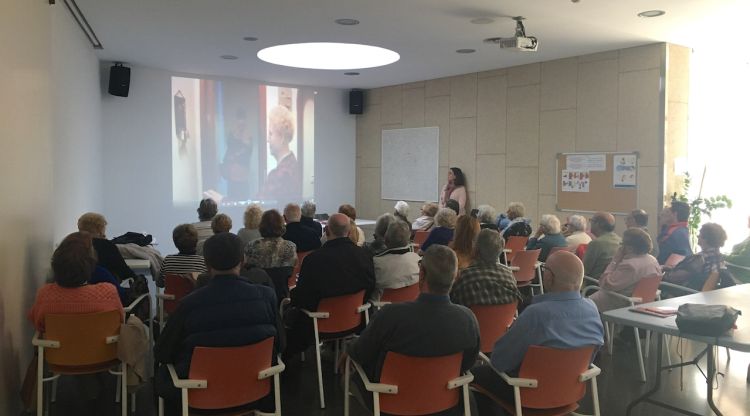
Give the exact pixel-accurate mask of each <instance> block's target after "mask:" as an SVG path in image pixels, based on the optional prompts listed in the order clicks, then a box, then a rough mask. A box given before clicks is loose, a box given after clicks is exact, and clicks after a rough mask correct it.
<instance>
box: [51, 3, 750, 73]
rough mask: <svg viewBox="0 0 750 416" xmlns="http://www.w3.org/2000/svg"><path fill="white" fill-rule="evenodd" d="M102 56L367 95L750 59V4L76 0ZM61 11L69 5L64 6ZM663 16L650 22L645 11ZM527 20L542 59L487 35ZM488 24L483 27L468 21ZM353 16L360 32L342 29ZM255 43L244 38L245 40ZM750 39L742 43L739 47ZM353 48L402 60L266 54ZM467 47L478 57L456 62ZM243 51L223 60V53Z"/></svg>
mask: <svg viewBox="0 0 750 416" xmlns="http://www.w3.org/2000/svg"><path fill="white" fill-rule="evenodd" d="M77 2H78V5H79V7H80V9H81V10H82V11H83V13H84V14H85V15H86V17H87V18H88V20H89V23H90V24H91V26H92V27H93V28H94V31H95V32H96V34H97V35H98V37H99V39H100V40H101V42H102V44H103V45H104V49H103V50H101V51H99V52H97V53H98V56H99V58H100V59H102V60H105V61H124V62H127V63H129V64H132V65H143V66H149V67H155V68H162V69H167V70H171V71H175V72H181V73H191V74H204V75H212V76H229V77H238V78H247V79H254V80H262V81H269V82H276V83H287V84H300V85H311V86H330V87H339V88H353V87H358V88H371V87H378V86H384V85H393V84H400V83H405V82H411V81H418V80H425V79H432V78H439V77H444V76H449V75H457V74H464V73H470V72H476V71H482V70H489V69H495V68H502V67H509V66H514V65H519V64H525V63H532V62H540V61H547V60H552V59H557V58H564V57H570V56H576V55H582V54H587V53H594V52H600V51H606V50H612V49H617V48H623V47H629V46H636V45H641V44H647V43H652V42H672V43H676V44H681V45H686V46H691V47H694V48H724V49H722V50H727V51H734V52H733V53H742V54H745V56H748V54H749V53H748V50H750V48H748V46H747V45H746V44H744V42H746V41H747V39H750V29H748V27H750V23H749V22H750V1H748V0H656V1H654V0H580V1H579V2H578V3H573V2H572V1H570V0H127V1H123V0H77ZM56 7H64V6H63V5H62V4H61V2H58V5H57V6H56ZM651 9H662V10H665V11H666V12H667V14H666V15H664V16H662V17H657V18H651V19H643V18H639V17H637V16H636V14H637V13H638V12H640V11H643V10H651ZM517 15H523V16H524V17H526V18H527V20H526V22H525V24H526V33H527V35H530V36H536V37H537V38H539V43H540V46H539V51H538V52H536V53H522V52H513V51H509V50H500V49H499V48H498V47H497V46H494V45H490V44H484V43H482V40H483V39H485V38H488V37H496V36H510V35H511V34H512V33H513V31H514V27H515V22H513V21H512V20H510V18H509V16H517ZM478 17H491V18H494V19H495V22H493V23H491V24H485V25H475V24H472V23H470V20H471V19H474V18H478ZM337 18H354V19H357V20H359V21H360V22H361V24H359V25H357V26H340V25H337V24H335V23H334V20H335V19H337ZM245 36H254V37H257V38H258V39H259V40H258V41H256V42H247V41H244V40H243V39H242V38H243V37H245ZM742 39H744V40H742ZM312 41H325V42H331V41H334V42H354V43H365V44H370V45H376V46H382V47H385V48H389V49H392V50H395V51H396V52H398V53H400V54H401V60H400V61H398V62H396V63H395V64H392V65H389V66H386V67H381V68H373V69H364V70H361V71H359V72H361V75H359V76H356V77H351V76H346V75H343V72H344V71H323V70H307V69H292V68H286V67H280V66H275V65H271V64H268V63H265V62H262V61H260V60H259V59H258V58H257V57H256V53H257V52H258V51H259V50H260V49H262V48H265V47H267V46H271V45H277V44H283V43H296V42H312ZM461 48H472V49H476V50H477V52H476V53H473V54H467V55H463V54H457V53H456V52H455V51H456V50H457V49H461ZM225 54H230V55H236V56H238V57H239V59H238V60H236V61H226V60H222V59H220V58H219V56H220V55H225Z"/></svg>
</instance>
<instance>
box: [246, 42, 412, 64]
mask: <svg viewBox="0 0 750 416" xmlns="http://www.w3.org/2000/svg"><path fill="white" fill-rule="evenodd" d="M258 58H259V59H260V60H262V61H265V62H268V63H271V64H275V65H283V66H289V67H292V68H304V69H331V70H346V69H361V68H374V67H378V66H384V65H388V64H392V63H394V62H396V61H398V60H399V59H401V56H400V55H399V54H398V53H396V52H394V51H392V50H390V49H385V48H381V47H378V46H370V45H360V44H356V43H333V42H309V43H292V44H288V45H277V46H271V47H269V48H265V49H261V50H260V51H259V52H258Z"/></svg>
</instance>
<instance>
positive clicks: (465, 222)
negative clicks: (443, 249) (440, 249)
mask: <svg viewBox="0 0 750 416" xmlns="http://www.w3.org/2000/svg"><path fill="white" fill-rule="evenodd" d="M480 229H481V228H479V221H478V220H477V219H476V218H474V217H472V216H471V215H461V216H459V217H458V219H456V229H455V231H454V233H453V241H451V242H450V244H449V245H448V246H449V247H450V248H452V249H453V251H454V252H455V253H456V257H457V258H458V270H459V271H461V270H463V269H465V268H466V267H468V266H469V264H470V263H471V257H472V256H473V255H474V240H476V238H477V234H479V230H480Z"/></svg>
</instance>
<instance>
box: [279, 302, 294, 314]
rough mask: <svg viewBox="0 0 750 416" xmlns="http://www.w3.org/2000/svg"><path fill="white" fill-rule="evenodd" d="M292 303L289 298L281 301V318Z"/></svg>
mask: <svg viewBox="0 0 750 416" xmlns="http://www.w3.org/2000/svg"><path fill="white" fill-rule="evenodd" d="M291 303H292V300H291V299H289V298H284V299H281V302H279V316H282V317H283V316H284V311H285V310H286V308H287V307H288V306H289V304H291Z"/></svg>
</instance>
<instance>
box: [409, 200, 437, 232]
mask: <svg viewBox="0 0 750 416" xmlns="http://www.w3.org/2000/svg"><path fill="white" fill-rule="evenodd" d="M437 212H438V205H437V204H436V203H434V202H425V203H424V204H423V205H422V209H421V211H420V215H419V217H417V219H416V220H414V222H413V223H411V229H412V230H413V231H429V230H430V229H431V228H432V226H433V225H434V224H435V214H437Z"/></svg>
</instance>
